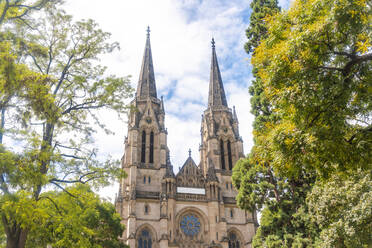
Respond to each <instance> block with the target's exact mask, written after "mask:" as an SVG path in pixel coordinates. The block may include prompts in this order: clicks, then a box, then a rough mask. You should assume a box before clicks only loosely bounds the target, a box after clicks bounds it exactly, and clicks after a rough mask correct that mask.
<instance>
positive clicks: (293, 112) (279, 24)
mask: <svg viewBox="0 0 372 248" xmlns="http://www.w3.org/2000/svg"><path fill="white" fill-rule="evenodd" d="M369 11H370V5H369V3H368V1H331V0H329V1H328V0H316V1H296V2H295V3H294V5H293V6H292V8H291V9H290V10H289V11H287V12H283V13H281V14H280V15H278V16H277V17H274V18H272V19H271V21H270V22H269V24H268V27H269V29H268V36H267V38H266V39H265V40H263V41H262V42H261V44H260V46H259V47H258V48H257V49H256V50H255V55H254V57H253V58H252V62H253V64H254V66H255V67H257V68H258V70H259V72H258V74H259V75H260V78H261V79H262V82H263V86H264V89H265V94H266V95H267V96H268V97H269V101H270V103H271V104H272V109H273V111H274V112H276V113H277V114H278V115H279V116H280V122H277V123H275V125H274V126H271V130H270V132H269V133H268V135H267V137H265V138H263V139H265V141H266V142H267V145H268V147H269V148H268V151H269V152H270V153H271V156H272V157H275V158H276V159H275V160H274V161H273V162H272V163H273V166H274V167H276V168H277V169H278V170H280V171H282V172H283V173H285V174H287V175H296V174H297V173H298V172H299V171H300V170H302V169H303V168H304V167H307V168H309V169H314V170H316V171H317V173H318V174H319V177H321V178H327V177H329V176H330V175H331V174H333V173H335V172H343V173H353V172H354V171H355V170H356V169H357V168H362V169H364V170H365V169H367V170H368V169H371V164H372V161H371V158H372V149H371V142H370V141H371V138H372V125H371V110H372V104H371V103H372V101H371V100H372V96H371V94H370V89H371V84H370V82H371V81H372V78H371V75H372V74H371V66H372V64H371V60H372V53H371V52H370V51H371V44H370V37H371V27H370V25H369V22H368V16H369V15H370V13H369ZM272 124H274V123H272Z"/></svg>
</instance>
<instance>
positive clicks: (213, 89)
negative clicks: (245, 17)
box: [208, 38, 227, 107]
mask: <svg viewBox="0 0 372 248" xmlns="http://www.w3.org/2000/svg"><path fill="white" fill-rule="evenodd" d="M221 106H225V107H227V101H226V96H225V90H224V89H223V83H222V78H221V73H220V68H219V67H218V61H217V55H216V48H215V42H214V38H212V63H211V74H210V81H209V95H208V107H221Z"/></svg>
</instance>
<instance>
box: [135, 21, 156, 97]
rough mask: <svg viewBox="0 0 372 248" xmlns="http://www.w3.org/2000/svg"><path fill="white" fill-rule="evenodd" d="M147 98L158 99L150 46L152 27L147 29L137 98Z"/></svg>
mask: <svg viewBox="0 0 372 248" xmlns="http://www.w3.org/2000/svg"><path fill="white" fill-rule="evenodd" d="M147 97H155V98H156V97H157V96H156V85H155V75H154V66H153V64H152V54H151V45H150V27H147V38H146V46H145V53H144V55H143V60H142V66H141V72H140V76H139V80H138V88H137V98H142V99H146V98H147Z"/></svg>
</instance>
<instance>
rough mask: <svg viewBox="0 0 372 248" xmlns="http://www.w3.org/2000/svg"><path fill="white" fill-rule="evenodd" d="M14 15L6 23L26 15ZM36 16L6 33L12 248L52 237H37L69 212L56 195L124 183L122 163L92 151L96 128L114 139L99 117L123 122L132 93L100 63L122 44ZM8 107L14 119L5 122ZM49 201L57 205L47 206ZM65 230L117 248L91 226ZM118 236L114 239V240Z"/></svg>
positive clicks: (6, 166)
mask: <svg viewBox="0 0 372 248" xmlns="http://www.w3.org/2000/svg"><path fill="white" fill-rule="evenodd" d="M8 3H9V2H8V1H6V4H8ZM1 4H2V5H1V7H2V8H1V11H0V12H1V13H5V12H4V9H3V8H4V6H5V7H6V5H4V3H3V1H1ZM14 4H22V1H14ZM35 4H39V2H37V3H35ZM32 6H36V5H32ZM40 6H41V5H40ZM40 6H38V7H40ZM9 11H10V9H8V12H7V13H8V14H6V15H5V17H9V18H8V19H7V21H10V20H11V19H12V18H13V17H15V16H19V17H20V18H23V17H24V16H25V15H26V14H27V13H26V14H25V13H24V12H25V11H26V10H23V9H18V10H17V11H18V12H17V11H15V10H14V11H13V10H12V11H13V12H11V13H10V12H9ZM22 13H23V14H22ZM38 15H39V16H38V18H37V19H36V20H32V19H31V18H28V20H27V25H13V24H12V23H10V24H9V25H7V27H6V28H7V30H3V29H2V30H1V31H2V32H1V39H2V40H1V44H0V46H1V48H4V49H1V50H0V51H1V52H0V59H1V64H0V88H1V91H0V92H1V93H0V101H1V102H0V103H1V107H2V115H1V117H2V120H3V121H2V122H1V123H2V126H1V130H0V132H1V134H3V133H6V134H7V135H13V138H16V139H18V140H21V142H20V145H22V147H23V151H22V152H19V153H15V152H14V151H12V150H10V148H9V145H8V147H7V146H6V145H7V144H2V146H1V147H0V173H1V174H0V190H1V195H0V196H1V197H0V202H1V205H0V214H1V217H2V223H3V228H4V232H5V234H6V236H7V247H9V248H21V247H25V245H26V241H27V239H28V237H30V238H32V239H33V240H36V238H35V237H36V236H35V234H36V233H39V235H43V233H44V232H47V231H48V230H44V231H41V230H40V228H41V227H45V228H47V227H48V226H45V225H43V223H46V222H47V221H48V220H50V219H51V217H50V214H48V213H49V212H50V211H52V210H51V208H52V207H55V208H58V204H62V205H63V204H64V203H63V201H57V199H55V198H59V197H61V196H60V195H59V194H60V193H54V194H53V193H52V192H54V190H55V189H58V190H62V191H63V192H64V193H65V194H67V195H69V196H70V197H77V196H76V195H74V193H73V192H70V191H69V190H72V191H73V190H74V189H75V188H76V187H72V188H71V185H75V184H85V185H90V186H93V187H101V186H103V185H107V184H109V183H111V182H112V180H114V179H115V178H118V177H122V176H124V174H123V171H122V170H121V169H119V168H118V166H117V165H118V162H117V161H113V160H111V159H110V158H108V159H107V160H106V161H102V159H101V160H99V159H98V158H97V150H96V149H95V148H94V147H93V146H92V145H90V144H91V143H92V141H93V139H92V135H93V133H94V132H95V131H96V129H97V127H100V128H103V129H104V130H105V131H106V132H107V133H110V131H109V130H108V129H106V127H105V126H104V125H103V124H102V123H101V122H100V119H99V117H98V116H97V114H98V111H99V110H101V109H103V110H113V111H115V112H117V113H118V114H119V115H120V114H124V113H126V111H127V107H126V106H127V105H126V102H125V100H126V99H127V98H128V97H129V96H130V95H131V92H132V89H131V87H130V85H129V79H128V78H118V77H115V76H106V75H105V70H106V68H105V67H102V66H100V65H99V64H98V58H99V56H100V55H102V54H105V53H110V52H111V51H113V50H114V49H116V48H118V44H117V43H110V42H108V39H109V37H110V34H109V33H106V32H103V31H102V30H100V29H99V28H98V26H97V24H96V23H95V22H94V21H92V20H87V21H80V22H73V21H72V17H71V16H69V15H67V14H66V13H64V12H63V11H61V10H58V9H56V8H55V7H54V6H52V5H51V6H49V5H48V6H47V7H46V8H45V9H44V11H43V12H38ZM10 17H12V18H10ZM4 20H5V19H4ZM30 25H31V26H33V28H32V29H30V28H29V26H30ZM0 27H3V26H0ZM10 107H12V108H13V109H12V111H8V114H7V115H5V110H6V109H8V108H10ZM4 123H8V128H5V127H4ZM50 190H52V192H50ZM92 197H93V196H92ZM77 198H80V197H77ZM45 199H49V201H50V202H54V203H55V204H50V202H49V204H47V205H46V204H44V203H45ZM92 199H93V198H92ZM78 201H81V202H84V201H82V200H80V199H79V200H76V201H71V204H72V203H73V202H75V203H76V202H78ZM76 207H78V206H76ZM87 207H89V208H87V209H91V210H90V211H98V210H94V209H100V210H99V211H100V214H101V215H102V216H100V217H99V218H101V219H100V221H102V218H105V219H106V220H107V221H108V222H111V221H112V220H114V219H112V220H110V218H114V215H113V211H111V210H113V209H110V207H109V206H108V205H105V204H103V203H102V204H98V205H97V204H96V205H94V204H93V205H89V204H88V206H87ZM71 208H72V207H71ZM77 210H78V209H77ZM65 215H66V213H65ZM76 216H77V215H76ZM114 222H115V221H114ZM114 222H113V223H111V224H114ZM62 224H66V225H67V224H70V226H71V225H74V226H73V228H72V229H74V230H77V229H79V228H87V229H86V230H87V233H90V236H89V235H88V236H89V237H90V238H89V239H90V240H91V241H90V242H91V243H92V244H93V243H94V244H95V246H94V247H116V246H110V245H108V244H104V242H103V240H101V239H104V238H103V237H102V236H101V235H102V233H101V232H99V231H96V232H93V231H89V228H91V227H89V223H88V222H84V221H71V222H70V223H67V222H61V224H60V226H59V228H60V230H62V229H63V228H65V227H63V225H62ZM111 224H110V225H111ZM84 225H85V227H84ZM110 225H108V229H107V230H101V231H102V232H103V233H106V234H105V235H106V237H108V235H107V232H108V231H109V230H111V231H113V230H114V229H113V228H111V226H110ZM101 228H104V227H103V226H102V227H101ZM65 229H66V230H68V228H65ZM35 230H39V231H40V232H35ZM120 230H122V229H120ZM63 234H66V236H65V240H68V237H69V236H68V235H69V234H68V232H67V231H66V232H65V231H61V232H60V235H59V236H58V238H59V240H63V239H64V237H62V236H63ZM85 234H86V233H85V232H76V233H75V235H76V236H75V239H76V240H77V239H78V240H80V241H81V242H83V240H84V238H87V236H85ZM116 234H117V233H116V232H114V233H113V235H114V236H112V237H115V240H116V239H117V237H118V236H117V235H116ZM39 238H40V236H39ZM100 240H101V241H100ZM113 240H114V239H113ZM49 241H50V240H49ZM51 241H52V242H53V243H58V241H57V240H51ZM61 242H62V241H61ZM62 246H64V245H61V246H59V247H62ZM64 247H69V245H66V246H64ZM86 247H91V246H86ZM92 247H93V246H92ZM117 247H119V246H117Z"/></svg>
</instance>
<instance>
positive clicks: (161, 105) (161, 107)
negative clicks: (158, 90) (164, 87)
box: [160, 96, 165, 113]
mask: <svg viewBox="0 0 372 248" xmlns="http://www.w3.org/2000/svg"><path fill="white" fill-rule="evenodd" d="M160 109H161V111H162V112H163V113H165V111H164V100H163V96H161V97H160Z"/></svg>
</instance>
